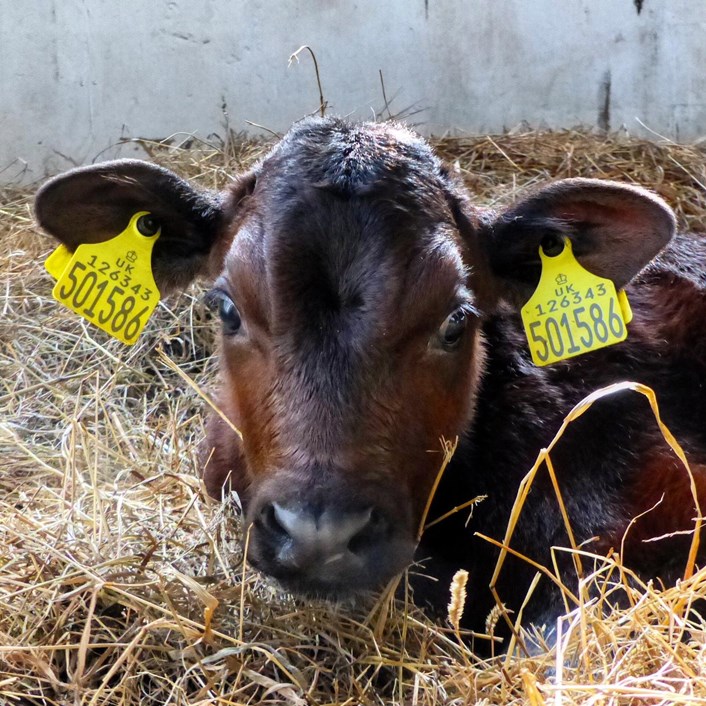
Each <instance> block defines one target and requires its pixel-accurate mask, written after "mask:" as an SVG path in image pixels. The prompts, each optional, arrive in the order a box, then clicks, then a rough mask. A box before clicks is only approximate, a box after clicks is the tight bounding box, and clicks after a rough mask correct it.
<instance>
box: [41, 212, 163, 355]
mask: <svg viewBox="0 0 706 706" xmlns="http://www.w3.org/2000/svg"><path fill="white" fill-rule="evenodd" d="M149 215H150V214H149V212H147V211H140V212H139V213H136V214H135V215H134V216H133V217H132V218H131V219H130V223H129V224H128V226H127V228H126V229H125V230H124V231H123V232H122V233H120V234H119V235H116V236H115V237H114V238H112V239H111V240H106V241H105V242H103V243H85V244H83V245H79V246H78V247H77V248H76V251H75V252H74V253H73V254H71V252H70V251H69V250H68V249H67V248H66V247H65V246H63V245H60V246H59V247H58V248H57V249H56V250H55V251H54V252H53V253H52V254H51V255H50V256H49V257H48V258H47V260H46V262H45V263H44V266H45V267H46V269H47V271H48V272H49V274H51V275H52V276H53V277H55V278H56V279H57V283H56V285H55V286H54V289H53V290H52V296H53V297H54V299H56V300H57V301H58V302H60V303H61V304H64V305H65V306H67V307H68V308H69V309H71V310H72V311H75V312H76V313H77V314H78V315H79V316H82V317H83V318H84V319H86V320H87V321H90V322H91V323H92V324H95V325H96V326H98V328H100V329H103V331H105V332H106V333H108V334H110V335H111V336H113V337H114V338H117V339H118V340H120V341H122V342H123V343H127V344H128V345H132V344H133V343H135V341H136V340H137V338H138V336H139V335H140V333H142V329H143V328H144V326H145V324H146V323H147V319H149V317H150V315H151V314H152V312H153V311H154V308H155V307H156V306H157V304H158V303H159V289H157V285H156V284H155V281H154V277H153V275H152V247H153V246H154V243H155V241H156V240H157V238H159V234H160V232H161V229H158V230H157V231H156V232H155V233H154V234H153V235H143V234H142V233H141V232H140V230H139V229H138V221H140V219H142V218H143V217H145V216H149ZM140 225H141V227H142V229H143V230H145V229H147V230H148V231H149V230H150V229H151V225H152V224H150V223H149V222H148V221H147V220H144V221H140Z"/></svg>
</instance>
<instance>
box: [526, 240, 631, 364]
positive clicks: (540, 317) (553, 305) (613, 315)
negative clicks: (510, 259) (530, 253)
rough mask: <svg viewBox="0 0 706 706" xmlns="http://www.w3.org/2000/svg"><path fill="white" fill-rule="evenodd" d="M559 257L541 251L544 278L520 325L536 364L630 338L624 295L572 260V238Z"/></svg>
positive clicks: (560, 358) (570, 356)
mask: <svg viewBox="0 0 706 706" xmlns="http://www.w3.org/2000/svg"><path fill="white" fill-rule="evenodd" d="M563 242H564V249H563V250H562V251H561V252H560V253H559V254H558V255H556V256H554V257H551V256H549V255H547V254H546V253H545V252H544V250H543V249H542V247H541V246H540V248H539V257H540V259H541V261H542V273H541V275H540V278H539V284H538V285H537V288H536V289H535V290H534V294H532V296H531V297H530V299H529V301H528V302H527V303H526V304H525V305H524V307H522V312H521V313H522V323H523V324H524V328H525V334H526V335H527V340H528V342H529V347H530V352H531V354H532V360H533V361H534V363H535V365H540V366H543V365H550V364H551V363H556V362H557V361H560V360H565V359H566V358H573V357H574V356H577V355H581V354H583V353H588V352H589V351H595V350H598V349H599V348H605V347H606V346H611V345H613V344H614V343H619V342H620V341H624V340H625V339H626V338H627V335H628V330H627V324H628V323H629V322H630V321H631V319H632V311H631V310H630V304H629V303H628V298H627V295H626V294H625V292H624V291H623V290H621V291H620V292H616V290H615V284H614V283H613V282H612V281H611V280H609V279H606V278H604V277H599V276H598V275H594V274H592V273H590V272H589V271H588V270H586V269H585V268H584V267H582V266H581V265H580V264H579V262H578V260H577V259H576V258H575V257H574V253H573V250H572V248H571V241H570V240H569V238H564V241H563Z"/></svg>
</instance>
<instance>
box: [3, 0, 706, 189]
mask: <svg viewBox="0 0 706 706" xmlns="http://www.w3.org/2000/svg"><path fill="white" fill-rule="evenodd" d="M638 6H640V7H641V11H640V12H639V13H638ZM705 40H706V2H704V0H643V1H642V2H639V0H385V1H383V0H358V1H346V0H290V1H288V2H277V0H270V1H269V2H264V1H260V0H249V1H248V0H154V1H153V2H148V1H147V0H118V1H114V2H109V1H108V0H24V1H23V2H20V1H19V0H0V129H1V134H2V140H1V141H0V180H2V181H8V180H11V179H16V178H18V176H21V178H22V179H23V180H25V181H28V180H31V179H35V178H38V177H40V176H43V175H44V174H45V173H46V172H57V171H60V170H62V169H66V168H67V167H69V166H71V165H72V164H74V163H77V164H78V163H86V162H90V161H93V160H95V159H105V158H109V157H113V156H115V155H116V154H117V153H118V150H117V149H116V148H115V147H114V145H115V143H116V141H118V140H120V138H121V137H128V136H140V137H150V138H163V137H166V136H169V135H171V134H173V133H176V132H194V133H196V134H197V135H199V136H201V137H204V138H205V137H206V136H208V135H209V134H210V133H214V132H216V133H220V134H223V133H224V124H225V122H226V114H227V120H228V123H229V124H230V126H231V127H232V128H234V129H236V130H243V129H246V128H247V129H250V130H252V128H250V127H249V126H248V125H247V123H246V120H249V121H253V122H256V123H260V124H262V125H265V126H267V127H269V128H271V129H273V130H277V131H283V130H285V129H286V128H287V126H288V125H289V124H290V123H291V122H292V121H293V120H296V119H297V118H299V117H301V116H302V115H304V114H306V113H309V112H312V111H314V110H316V108H317V106H318V92H317V89H316V84H315V80H314V74H313V70H312V65H311V62H310V59H309V57H307V56H302V61H301V63H300V64H299V65H294V66H291V67H290V68H288V67H287V58H288V56H289V55H290V53H291V52H293V51H294V50H295V49H297V48H298V47H299V46H300V45H302V44H309V45H311V46H312V47H313V48H314V49H315V51H316V54H317V57H318V60H319V63H320V67H321V76H322V81H323V85H324V92H325V97H326V98H327V100H328V101H329V103H330V105H331V108H332V110H333V111H335V112H336V113H339V114H346V115H348V114H351V115H354V116H363V117H368V116H371V115H372V114H373V113H374V112H375V111H380V109H381V108H382V106H383V100H382V95H381V90H380V82H379V77H378V70H380V69H381V70H382V72H383V76H384V80H385V86H386V90H387V94H388V97H390V96H395V100H394V101H393V103H392V112H393V113H394V112H396V111H399V110H401V109H404V108H407V107H409V106H412V107H413V108H414V109H416V110H420V111H421V112H419V113H417V114H416V115H414V116H413V118H411V121H412V122H415V123H419V124H420V126H419V127H420V129H421V130H422V131H424V132H434V133H437V134H438V133H441V132H445V131H466V132H471V133H478V132H486V131H490V132H497V131H501V130H503V129H505V128H511V127H513V126H515V125H517V124H518V123H519V122H520V121H523V120H524V121H527V122H528V123H529V124H530V125H532V126H538V125H544V126H549V127H571V126H575V125H577V124H584V125H590V126H599V127H604V128H605V127H610V128H612V129H615V128H618V127H620V126H621V125H623V124H624V125H625V126H626V127H627V129H628V131H629V132H631V133H643V134H644V132H645V130H644V128H642V127H641V125H640V123H639V122H638V119H639V120H640V121H642V122H643V123H644V124H645V125H647V126H648V127H649V128H650V129H652V130H654V131H656V132H657V133H660V134H662V135H665V136H667V137H670V138H673V139H676V140H680V141H688V140H692V139H695V138H698V137H701V136H703V135H704V134H706V71H705V70H704V69H705V67H706V41H705ZM130 149H133V150H134V147H132V148H130ZM127 151H128V152H129V151H130V150H129V149H128V150H127ZM124 153H125V148H123V154H124Z"/></svg>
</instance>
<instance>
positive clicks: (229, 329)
mask: <svg viewBox="0 0 706 706" xmlns="http://www.w3.org/2000/svg"><path fill="white" fill-rule="evenodd" d="M208 301H209V304H210V305H211V306H213V307H214V308H217V311H218V316H219V317H220V319H221V321H222V323H223V333H224V334H225V335H226V336H232V335H233V334H236V333H238V331H239V330H240V326H241V324H242V321H241V319H240V312H239V311H238V307H237V306H235V304H234V302H233V300H232V299H231V298H230V297H229V296H228V295H227V294H226V293H225V292H223V291H221V290H218V289H217V290H215V291H213V292H210V293H209V295H208Z"/></svg>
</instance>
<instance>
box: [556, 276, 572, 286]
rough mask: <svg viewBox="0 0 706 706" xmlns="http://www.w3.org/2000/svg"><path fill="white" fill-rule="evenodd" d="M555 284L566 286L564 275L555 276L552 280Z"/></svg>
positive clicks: (566, 280) (566, 279)
mask: <svg viewBox="0 0 706 706" xmlns="http://www.w3.org/2000/svg"><path fill="white" fill-rule="evenodd" d="M554 281H555V282H556V283H557V284H566V283H567V282H568V281H569V280H568V278H567V276H566V275H557V277H556V279H555V280H554Z"/></svg>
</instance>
